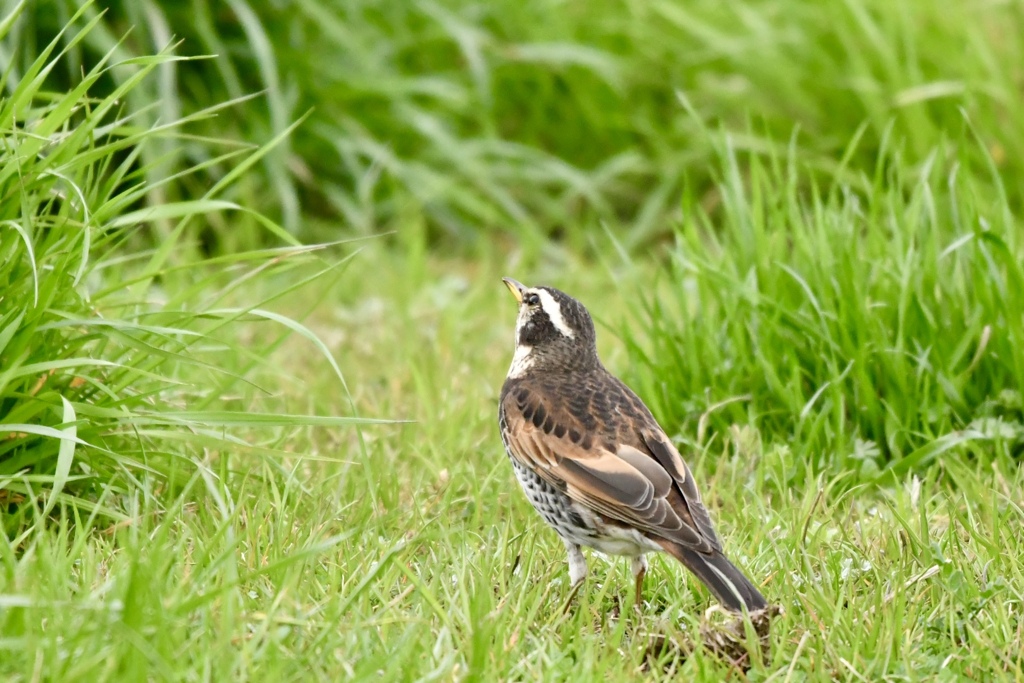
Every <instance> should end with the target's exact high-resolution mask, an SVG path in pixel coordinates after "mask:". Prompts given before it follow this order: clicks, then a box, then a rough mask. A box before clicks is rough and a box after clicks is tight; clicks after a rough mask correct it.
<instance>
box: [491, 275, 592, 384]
mask: <svg viewBox="0 0 1024 683" xmlns="http://www.w3.org/2000/svg"><path fill="white" fill-rule="evenodd" d="M503 281H504V283H505V285H506V286H507V287H508V289H509V291H510V292H512V296H514V297H515V298H516V302H517V303H518V304H519V316H518V317H517V318H516V355H515V358H514V359H513V361H512V369H511V370H510V371H509V376H513V377H514V376H516V373H517V372H518V373H519V374H522V372H525V371H526V370H527V369H537V368H540V369H544V370H557V369H566V370H570V369H574V368H579V367H585V366H588V365H591V364H594V363H597V362H598V360H597V345H596V339H597V335H596V333H595V331H594V321H593V320H592V319H591V318H590V313H589V312H587V309H586V308H584V306H583V304H581V303H580V302H579V301H576V299H573V298H572V297H571V296H569V295H568V294H566V293H565V292H562V291H559V290H557V289H555V288H553V287H527V286H526V285H523V284H521V283H519V282H516V281H515V280H513V279H512V278H509V277H507V278H503Z"/></svg>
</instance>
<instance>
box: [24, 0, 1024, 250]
mask: <svg viewBox="0 0 1024 683" xmlns="http://www.w3.org/2000/svg"><path fill="white" fill-rule="evenodd" d="M34 6H35V11H33V12H27V13H25V15H23V17H22V19H21V20H19V25H18V31H19V34H20V35H21V41H22V42H21V47H20V48H19V50H18V51H17V52H16V53H15V54H13V55H11V57H13V58H14V61H15V63H16V64H17V63H19V61H20V62H22V63H23V62H24V61H25V60H28V59H30V57H31V55H32V54H33V52H34V50H33V47H34V44H39V43H42V42H46V41H47V40H48V38H47V36H52V35H54V34H55V32H56V31H57V30H58V29H59V28H61V27H62V26H63V24H64V23H65V22H66V21H67V18H68V17H69V16H70V14H71V13H72V12H73V11H74V9H75V8H76V7H77V6H78V3H77V2H74V1H73V0H40V1H39V2H36V3H34ZM102 9H106V13H105V14H104V15H103V18H102V21H101V25H100V27H99V29H98V30H97V31H95V32H93V33H92V34H91V35H90V37H89V39H88V40H86V41H84V42H82V43H81V44H79V45H77V46H76V47H75V48H74V49H73V50H72V51H71V53H70V54H69V59H68V60H67V61H66V62H65V63H64V64H63V65H62V66H61V67H60V69H58V70H55V72H54V73H53V74H52V77H53V81H52V82H53V83H54V87H67V86H68V85H69V84H70V83H72V82H74V81H75V79H77V78H78V75H79V72H80V70H81V68H82V66H81V65H82V64H86V63H89V62H90V61H92V60H95V59H96V58H97V56H98V55H100V54H104V53H106V52H108V51H110V50H115V52H116V54H117V55H118V56H119V57H128V56H132V55H145V54H150V53H153V52H156V51H160V50H163V49H165V48H167V47H168V45H170V44H177V47H176V48H175V52H176V53H177V54H179V55H193V56H195V55H217V58H215V59H209V60H200V61H189V62H184V63H180V62H179V63H170V64H167V65H164V66H163V67H162V68H161V72H160V75H159V77H158V78H155V79H152V80H150V81H148V82H147V83H145V84H143V85H141V86H140V87H139V88H138V89H136V90H135V91H134V92H133V94H132V101H133V102H134V106H141V104H142V103H148V104H155V105H156V107H155V109H153V110H152V111H151V112H150V117H151V118H152V119H154V120H164V121H166V120H170V119H174V118H176V117H178V116H180V115H187V114H190V113H193V112H196V111H199V110H202V109H205V108H209V107H211V106H214V105H217V104H220V103H222V102H224V101H228V100H232V99H237V98H240V97H242V96H244V95H247V94H250V93H253V92H262V93H263V95H262V96H261V97H260V98H258V99H256V100H252V101H250V102H248V103H246V104H245V105H243V106H237V107H233V108H231V109H228V110H225V111H222V112H220V113H219V114H218V115H217V116H216V117H212V118H210V119H208V120H207V121H205V123H204V124H203V125H202V126H198V127H196V128H195V135H196V138H195V139H193V140H191V141H190V142H189V144H187V145H183V146H180V147H172V146H170V145H165V146H164V147H163V148H159V147H158V148H156V149H153V150H151V151H150V152H149V154H151V155H153V156H154V157H160V158H161V159H163V162H162V163H161V164H159V165H157V166H156V167H155V168H153V169H151V172H152V173H166V174H169V173H172V172H173V171H174V170H176V169H179V168H181V167H184V166H188V165H191V164H195V163H199V162H201V161H205V160H207V159H209V158H211V157H212V156H216V154H217V152H218V149H219V147H220V146H221V145H223V144H224V143H223V141H224V140H225V139H227V140H237V141H241V142H246V143H258V142H260V141H265V140H268V139H270V138H272V137H274V136H275V135H277V134H279V133H281V132H282V131H284V130H285V129H286V128H287V127H288V126H289V125H290V124H291V123H292V122H293V121H295V120H296V119H298V118H299V117H301V116H303V115H304V114H306V113H307V112H308V113H309V118H308V119H307V121H306V123H305V124H304V125H302V126H300V127H299V128H298V129H297V130H296V131H295V133H294V134H293V135H292V136H291V137H290V138H289V139H288V140H286V141H284V142H283V143H282V144H281V145H280V146H279V147H278V148H277V150H276V151H275V152H274V153H272V154H270V155H268V156H267V157H266V158H265V159H264V161H263V163H262V167H261V172H260V173H254V174H250V175H249V176H248V177H247V178H246V180H245V182H244V183H242V184H241V185H240V186H239V187H238V188H237V190H236V192H237V193H238V194H239V196H240V197H241V196H243V195H244V199H245V203H246V205H247V206H250V208H253V209H259V210H261V211H263V212H266V213H267V214H268V215H270V216H271V217H272V218H274V219H275V220H278V221H280V222H281V223H282V224H283V225H284V226H286V227H287V228H288V229H289V230H290V231H292V232H293V233H295V234H297V235H300V236H301V237H303V238H304V239H309V238H314V239H323V238H324V236H325V235H326V236H329V237H330V238H333V237H334V236H336V235H337V233H338V232H339V231H342V232H344V233H345V234H353V233H357V234H372V233H377V232H380V231H385V230H389V229H395V228H399V227H401V226H402V225H403V224H404V223H407V222H408V221H409V220H410V219H412V218H419V219H422V220H423V221H424V222H425V223H426V224H427V226H428V227H429V230H430V235H431V239H432V240H433V241H434V242H436V243H444V244H447V245H452V244H454V245H457V246H458V247H459V248H466V247H467V246H471V245H473V244H474V243H475V242H476V241H477V240H479V239H481V238H482V237H487V236H490V235H493V234H495V233H501V234H504V235H507V236H512V237H522V236H524V235H530V236H540V235H551V236H557V237H560V238H562V239H563V240H565V241H567V242H568V243H569V244H571V245H572V246H574V247H576V248H580V247H582V246H583V245H584V244H585V243H586V240H585V234H586V231H588V230H590V229H592V228H594V227H596V226H608V227H611V228H612V229H615V230H617V231H619V234H620V235H621V238H622V240H623V241H624V243H625V244H626V245H628V246H637V245H642V244H646V243H649V242H650V241H652V240H657V239H659V238H662V237H664V236H666V235H668V234H669V233H670V231H671V230H672V228H673V225H674V224H675V222H676V221H678V219H679V218H680V217H681V213H680V203H679V197H680V195H681V194H682V193H683V192H684V191H685V192H686V193H688V194H689V195H691V196H693V197H695V198H697V199H698V200H699V201H701V202H703V203H704V204H706V205H711V206H714V205H715V204H716V203H717V200H718V193H717V190H716V181H717V179H716V178H715V171H714V169H715V167H716V161H715V150H714V145H713V142H712V140H711V139H710V138H709V136H708V135H707V134H706V131H707V130H712V131H717V132H720V131H728V132H731V133H733V135H734V138H733V139H734V144H736V145H737V146H738V147H740V148H742V149H746V150H750V151H752V152H755V153H757V154H761V155H763V154H768V153H770V152H771V151H772V150H777V149H778V148H779V146H783V147H784V146H786V145H788V144H789V142H790V140H791V139H792V140H793V145H794V146H795V148H796V150H797V151H798V155H797V156H798V160H799V162H800V163H801V164H803V165H805V166H807V167H808V168H809V169H813V171H814V173H813V174H810V175H808V176H807V177H806V178H803V177H802V180H804V181H805V182H807V183H810V182H818V183H823V184H829V183H834V182H839V183H842V184H844V185H848V186H850V187H852V188H854V189H856V190H859V191H867V190H868V187H865V186H864V185H863V184H862V183H861V178H860V176H859V174H860V173H862V172H867V173H870V172H872V171H873V169H874V167H875V165H876V164H877V163H878V159H879V154H878V153H879V151H880V150H882V149H883V148H887V149H889V150H890V151H892V152H894V153H898V154H899V156H900V160H901V162H902V164H904V165H908V166H910V167H914V166H916V165H920V164H923V163H925V162H926V161H927V160H929V159H932V155H933V153H934V150H936V149H937V148H942V149H943V150H944V153H943V158H941V159H938V160H935V159H932V163H938V164H939V165H940V167H945V168H948V166H949V165H950V164H951V163H953V161H954V160H958V161H960V162H961V163H972V164H984V163H985V162H986V161H987V160H988V159H991V161H992V162H994V163H995V165H996V166H997V168H998V169H999V170H1000V172H1001V173H1004V174H1007V175H1010V176H1015V177H1016V176H1019V175H1020V173H1021V171H1022V168H1021V164H1022V163H1024V162H1022V159H1024V127H1022V126H1020V125H1016V123H1018V122H1019V119H1018V116H1019V113H1018V111H1017V109H1018V105H1019V102H1020V98H1021V94H1022V88H1024V39H1022V38H1021V36H1024V8H1022V5H1021V3H1019V2H1013V1H999V2H952V3H942V4H941V5H938V4H936V3H933V2H929V1H928V0H910V1H908V2H901V3H892V2H888V1H886V0H830V1H829V2H815V3H795V2H792V1H790V0H747V1H744V2H735V1H730V2H720V1H718V0H698V1H695V2H686V3H680V2H674V1H670V0H654V1H648V0H595V1H588V2H583V1H572V0H527V1H525V2H520V1H519V0H495V1H493V2H480V1H478V0H447V1H445V0H410V1H409V2H397V3H396V2H389V1H388V0H326V1H320V0H297V1H295V2H283V1H281V0H269V1H267V2H259V3H256V2H246V1H245V0H229V1H227V2H208V1H207V0H188V1H183V2H177V1H175V2H159V1H155V0H139V1H135V0H133V1H131V2H110V3H105V4H104V5H97V6H94V7H93V8H92V9H90V11H89V14H91V15H96V14H98V13H99V12H100V11H101V10H102ZM111 76H112V78H113V79H116V78H117V74H116V72H115V73H112V74H111ZM967 121H970V123H971V125H973V126H974V128H975V130H976V131H979V136H980V138H981V140H980V144H965V141H967V140H970V138H971V136H970V135H969V134H968V133H967V131H966V127H967ZM854 137H857V138H858V144H857V145H856V146H855V147H854V148H852V150H851V148H850V141H851V140H852V139H853V138H854ZM214 141H216V142H214ZM847 150H851V151H850V154H849V155H848V156H844V153H845V152H847ZM222 172H223V167H221V166H218V165H215V166H214V167H212V168H211V169H209V171H208V173H209V174H210V176H211V177H214V178H215V177H216V176H217V174H218V173H222ZM741 172H742V169H741ZM196 182H201V181H200V180H198V179H192V180H189V181H185V180H183V181H180V182H176V183H172V184H171V186H169V187H168V192H169V193H171V195H172V196H173V195H175V194H177V195H182V196H185V195H188V194H189V193H194V191H195V189H196V188H195V186H194V185H190V183H196ZM1006 191H1007V194H1008V199H1009V201H1010V202H1011V205H1012V206H1013V207H1015V208H1016V207H1019V205H1020V200H1021V184H1020V183H1007V185H1006ZM989 196H990V197H992V196H994V195H989ZM208 237H209V239H214V240H216V239H222V238H223V236H222V235H221V234H220V232H219V231H218V232H216V233H213V234H211V235H210V236H208Z"/></svg>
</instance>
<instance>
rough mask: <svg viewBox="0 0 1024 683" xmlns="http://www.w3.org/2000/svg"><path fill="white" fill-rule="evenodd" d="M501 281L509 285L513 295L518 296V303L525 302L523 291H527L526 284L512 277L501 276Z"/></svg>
mask: <svg viewBox="0 0 1024 683" xmlns="http://www.w3.org/2000/svg"><path fill="white" fill-rule="evenodd" d="M501 281H502V282H504V283H505V286H506V287H508V291H510V292H512V296H514V297H515V298H516V303H517V304H521V303H523V292H525V291H526V286H525V285H523V284H522V283H521V282H516V281H515V280H513V279H512V278H510V277H503V278H501Z"/></svg>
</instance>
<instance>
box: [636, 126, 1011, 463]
mask: <svg viewBox="0 0 1024 683" xmlns="http://www.w3.org/2000/svg"><path fill="white" fill-rule="evenodd" d="M709 137H710V138H711V139H717V140H719V142H720V145H719V152H720V155H721V156H720V163H719V164H718V165H717V169H719V170H720V180H719V185H718V193H717V198H718V202H720V203H718V204H716V205H715V207H714V208H713V209H712V208H711V207H709V206H707V205H702V204H701V203H700V202H699V201H697V200H696V198H694V197H692V196H690V197H689V198H688V200H687V201H684V206H683V212H684V215H685V218H684V220H683V222H682V223H681V225H680V227H679V230H678V231H677V233H676V236H677V242H676V246H675V248H674V249H673V250H672V265H671V284H670V288H669V290H670V292H671V294H670V296H668V297H666V298H665V299H657V298H648V300H647V302H646V311H645V314H644V316H643V317H644V319H645V321H646V324H647V327H648V331H649V332H650V339H651V344H652V347H651V348H650V350H649V353H646V352H645V351H644V350H643V349H642V345H639V344H637V343H636V340H633V343H632V348H633V350H634V351H635V352H636V354H637V356H638V358H640V359H641V363H642V365H644V366H646V367H647V368H648V369H649V370H650V372H645V373H641V377H642V378H647V385H648V388H649V392H650V393H651V394H652V395H654V396H656V397H657V403H658V406H659V409H660V411H661V414H662V415H664V416H666V417H667V419H668V420H669V421H670V422H671V423H673V424H678V425H684V426H683V427H681V429H682V431H683V432H684V433H687V434H689V435H691V437H692V436H694V435H696V436H697V438H698V439H705V438H710V437H711V436H712V435H714V434H717V435H719V436H720V437H724V438H727V439H729V438H732V439H733V440H735V436H736V435H732V437H730V431H729V430H730V426H731V425H733V424H742V425H749V426H750V427H753V428H754V429H755V430H757V433H759V434H760V436H761V437H763V439H764V441H765V442H766V443H771V444H781V445H782V446H781V447H783V448H785V449H787V451H788V450H789V449H792V450H793V451H794V452H795V455H797V456H801V457H797V458H795V459H794V461H796V462H800V463H806V464H808V465H810V466H811V467H812V468H813V467H827V468H834V469H835V470H836V471H846V472H858V473H860V475H861V476H866V477H867V478H868V479H871V478H873V477H874V476H876V475H877V474H878V471H879V468H883V467H885V468H889V469H891V470H892V471H894V472H896V473H902V472H906V471H908V470H909V469H911V468H915V467H921V466H924V465H925V464H927V463H928V462H929V461H930V460H931V459H932V458H934V457H935V456H936V455H939V454H940V453H942V452H944V451H945V450H947V449H949V448H952V447H954V446H956V445H958V444H960V443H962V442H965V441H972V440H976V439H984V438H985V437H999V438H1005V439H1009V441H1010V443H1011V444H1012V445H1013V447H1014V448H1016V449H1017V450H1018V451H1019V450H1020V449H1021V447H1022V446H1024V426H1022V425H1024V412H1022V403H1021V393H1020V387H1021V386H1022V382H1024V241H1022V239H1021V233H1020V223H1019V219H1018V218H1017V216H1016V215H1015V213H1014V212H1013V211H1012V210H1011V208H1010V205H1009V203H1008V201H1007V199H1006V194H1005V192H1003V189H1004V188H1003V184H1002V180H1001V178H1000V176H999V173H998V170H997V167H996V164H995V163H993V162H991V161H990V162H989V163H988V164H987V165H985V164H981V163H976V162H975V161H974V159H976V158H979V157H980V158H982V159H983V158H984V150H980V151H979V150H976V149H975V150H970V149H967V148H969V147H970V146H971V145H972V144H974V143H973V142H972V140H971V139H970V135H969V131H968V134H967V135H965V136H964V138H963V139H962V140H958V141H956V143H955V144H951V145H948V146H946V147H943V148H939V149H936V150H935V152H934V153H933V155H932V156H931V157H930V158H929V159H927V160H926V163H924V164H922V165H920V166H917V167H914V166H908V165H907V164H906V162H905V161H904V158H905V155H904V154H902V153H900V152H898V151H893V150H889V149H883V151H882V153H881V155H880V157H879V160H878V163H877V167H876V170H875V171H874V173H872V174H870V175H869V174H858V176H857V177H858V180H859V182H858V183H851V184H845V183H831V184H828V185H814V184H813V183H810V182H809V180H808V172H807V171H806V168H805V166H804V164H803V163H802V161H801V159H800V155H799V154H798V153H797V152H795V150H794V149H793V148H791V149H790V150H789V152H788V153H773V154H767V155H761V154H750V153H745V152H743V151H742V150H739V149H737V146H736V145H735V144H733V142H732V138H731V137H730V136H728V135H724V136H716V135H714V134H711V135H709ZM958 150H959V151H958ZM854 154H855V151H854V150H853V149H852V147H851V149H850V150H849V153H848V154H846V156H845V158H847V159H849V158H851V157H852V156H853V155H854ZM744 169H746V173H744ZM808 185H810V189H809V190H804V189H803V188H806V187H808ZM858 188H867V189H866V191H860V190H859V189H858ZM993 188H994V189H995V192H994V195H995V196H994V198H993V191H992V190H993ZM712 213H713V214H714V218H712Z"/></svg>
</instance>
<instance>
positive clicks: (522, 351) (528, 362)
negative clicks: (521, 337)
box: [508, 344, 533, 377]
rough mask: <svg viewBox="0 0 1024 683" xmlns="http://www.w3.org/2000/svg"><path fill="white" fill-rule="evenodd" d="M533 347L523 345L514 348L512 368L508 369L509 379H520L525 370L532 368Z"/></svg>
mask: <svg viewBox="0 0 1024 683" xmlns="http://www.w3.org/2000/svg"><path fill="white" fill-rule="evenodd" d="M532 354H533V347H532V346H526V345H525V344H523V345H520V346H516V353H515V355H514V356H512V366H511V367H510V368H509V369H508V376H509V377H522V376H523V375H524V374H525V373H526V371H527V370H529V369H530V368H531V367H533V355H532Z"/></svg>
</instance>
